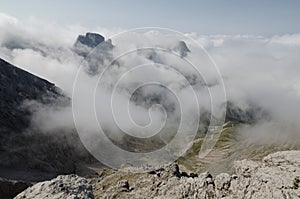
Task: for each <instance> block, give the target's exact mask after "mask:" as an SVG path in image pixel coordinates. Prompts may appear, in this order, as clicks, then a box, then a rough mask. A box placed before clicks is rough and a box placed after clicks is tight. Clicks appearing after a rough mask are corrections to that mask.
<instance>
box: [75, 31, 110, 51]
mask: <svg viewBox="0 0 300 199" xmlns="http://www.w3.org/2000/svg"><path fill="white" fill-rule="evenodd" d="M104 40H105V39H104V37H103V36H102V35H100V34H98V33H91V32H87V33H86V34H85V35H79V36H78V37H77V40H76V43H75V46H78V45H80V44H81V45H85V46H87V47H90V48H95V47H96V46H98V45H99V44H100V43H102V42H103V41H104Z"/></svg>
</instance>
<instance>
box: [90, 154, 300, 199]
mask: <svg viewBox="0 0 300 199" xmlns="http://www.w3.org/2000/svg"><path fill="white" fill-rule="evenodd" d="M299 161H300V151H284V152H277V153H274V154H270V155H268V156H266V157H265V158H264V159H263V161H262V162H255V161H250V160H241V161H236V162H235V163H234V173H235V174H233V175H229V174H227V173H221V174H219V175H217V176H216V177H215V178H214V177H213V176H212V175H211V174H210V173H208V172H206V173H202V174H199V175H198V176H197V177H194V178H192V177H189V176H188V175H180V177H175V176H176V175H175V176H174V171H175V173H176V174H178V175H179V174H181V173H183V172H180V165H179V167H178V165H177V166H176V164H173V165H170V166H167V167H164V169H162V170H160V171H159V172H160V175H156V174H157V173H158V171H153V172H148V173H128V172H125V173H123V172H121V171H117V172H114V173H112V174H111V175H108V176H107V177H105V178H103V179H101V180H100V181H96V182H95V183H94V187H95V190H97V191H96V192H95V193H94V194H95V196H96V197H99V198H113V197H116V198H157V199H158V198H227V199H229V198H255V199H256V198H258V199H259V198H264V199H266V198H299V197H300V189H299V186H300V165H299ZM129 179H130V180H129ZM118 181H120V183H121V184H119V186H116V184H117V182H118ZM129 181H130V182H129ZM129 184H130V191H124V190H128V187H129ZM120 185H122V186H120ZM125 185H126V186H125ZM127 185H128V186H127ZM124 186H125V187H126V188H125V189H124ZM99 187H101V188H99ZM103 187H105V189H103Z"/></svg>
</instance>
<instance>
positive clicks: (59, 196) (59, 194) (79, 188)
mask: <svg viewBox="0 0 300 199" xmlns="http://www.w3.org/2000/svg"><path fill="white" fill-rule="evenodd" d="M15 198H16V199H20V198H30V199H41V198H44V199H46V198H49V199H71V198H72V199H73V198H74V199H75V198H78V199H79V198H80V199H81V198H82V199H91V198H94V195H93V190H92V185H90V183H89V182H88V180H87V179H85V178H82V177H79V176H77V175H65V176H58V177H57V178H54V179H52V180H50V181H45V182H40V183H37V184H35V185H34V186H32V187H29V188H28V189H26V190H25V191H23V192H22V193H20V194H19V195H17V196H16V197H15Z"/></svg>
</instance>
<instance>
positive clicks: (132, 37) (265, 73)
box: [0, 14, 300, 137]
mask: <svg viewBox="0 0 300 199" xmlns="http://www.w3.org/2000/svg"><path fill="white" fill-rule="evenodd" d="M0 29H1V30H3V31H1V33H0V56H1V57H2V58H5V59H7V60H8V61H10V62H12V63H13V64H15V65H17V66H19V67H21V68H23V69H25V70H28V71H29V72H32V73H34V74H36V75H38V76H41V77H43V78H45V79H47V80H49V81H52V82H54V83H55V84H57V85H58V86H59V87H61V88H62V89H63V90H64V91H65V92H66V93H67V95H69V96H71V93H72V89H73V83H74V80H75V76H76V74H77V71H78V69H79V67H80V66H82V65H86V64H88V63H87V62H86V60H84V59H83V57H81V56H79V55H77V54H76V53H74V51H73V50H72V48H73V44H74V43H75V40H76V37H77V36H78V35H79V34H84V33H85V32H88V29H87V28H85V27H80V26H67V27H62V26H60V25H58V24H55V23H53V24H44V23H42V22H39V21H38V20H31V21H30V20H29V21H20V20H18V19H15V18H13V17H10V16H7V15H5V14H0ZM120 30H121V29H120ZM120 30H109V29H104V28H94V29H93V30H92V31H91V30H89V32H99V33H100V34H103V35H104V36H105V37H106V38H107V37H111V36H112V35H114V34H115V33H118V32H120ZM186 35H187V36H189V37H191V38H192V39H194V40H195V41H197V42H198V43H199V44H201V45H202V46H203V47H204V48H205V49H207V50H208V53H209V54H210V56H211V57H212V58H213V60H214V61H215V63H216V64H217V66H218V67H219V69H220V72H221V75H222V78H223V80H224V82H225V86H226V93H227V99H228V100H229V101H232V102H233V103H235V104H236V105H238V106H239V107H241V108H243V109H247V108H249V107H251V106H252V105H253V104H255V105H256V106H258V107H261V108H262V109H263V110H266V111H267V112H268V113H269V114H270V115H271V118H272V121H271V122H272V123H276V125H267V126H266V124H270V123H263V124H258V125H261V126H255V128H252V129H251V130H249V129H247V130H246V132H247V133H251V134H252V135H255V136H260V135H263V136H267V135H270V137H271V136H272V133H273V132H274V130H273V129H272V128H274V129H276V132H278V129H283V128H279V127H278V126H287V124H289V125H292V126H293V128H286V129H285V130H284V132H281V133H282V135H287V136H289V135H292V134H293V135H294V134H295V132H299V131H298V130H300V125H299V124H298V123H299V122H298V120H299V119H298V118H299V116H300V114H299V113H300V110H299V109H300V108H299V101H300V79H299V72H300V71H299V70H300V67H299V63H300V57H299V52H300V49H299V48H300V45H299V44H300V43H299V42H300V40H299V38H300V36H299V34H287V35H282V36H273V37H262V36H251V35H208V36H207V35H197V34H195V33H190V34H186ZM153 38H155V40H153ZM166 38H167V39H166ZM177 42H179V38H178V36H176V35H168V37H165V35H164V33H160V32H155V31H148V32H147V31H146V32H143V33H141V32H138V31H137V32H132V33H128V34H125V35H124V36H122V37H115V38H113V39H112V43H113V45H114V46H115V47H114V49H113V50H112V51H111V52H110V56H112V57H117V56H118V55H120V54H121V53H122V52H124V51H126V50H128V49H136V48H139V47H142V46H147V45H148V46H153V45H154V46H156V47H157V48H164V49H168V50H169V52H173V49H176V44H177ZM187 44H188V45H187V46H188V48H190V50H191V51H192V52H193V50H196V48H194V46H193V44H191V43H188V42H187ZM99 50H101V49H99ZM96 52H97V51H95V52H94V54H95V53H96ZM201 53H202V54H201ZM166 54H167V55H166ZM198 55H200V57H193V56H192V55H188V56H189V57H188V58H189V59H190V60H192V61H193V62H195V63H198V64H199V65H201V66H202V68H201V72H203V74H205V78H204V79H203V78H202V77H200V75H199V74H197V71H195V70H194V69H193V68H192V67H191V66H189V65H188V64H187V63H186V62H184V61H183V60H182V59H178V58H176V57H175V56H174V55H172V53H171V54H170V53H166V52H162V51H159V50H156V51H153V50H142V51H135V52H133V53H131V54H129V55H128V56H125V57H121V58H120V59H118V61H117V62H115V63H114V64H113V66H112V67H111V68H110V69H109V70H108V71H106V73H104V76H103V85H105V88H100V89H99V90H98V91H97V94H96V97H99V101H100V102H99V104H98V106H99V112H97V114H98V115H101V114H103V113H105V114H106V113H107V112H108V111H109V110H108V109H109V106H106V104H105V105H104V104H103V103H102V102H106V101H105V100H107V98H108V97H110V94H111V93H110V94H107V93H106V92H107V91H108V90H109V89H110V88H111V86H113V85H114V84H115V83H116V82H117V80H119V79H120V78H121V75H122V74H123V73H124V72H126V71H128V70H130V69H131V67H132V66H137V65H141V64H150V65H151V64H152V66H153V67H154V68H156V71H152V70H148V69H147V68H145V69H143V71H144V72H137V73H136V74H135V73H128V74H127V75H128V76H127V79H126V78H125V79H123V81H122V82H121V84H120V86H119V89H120V90H121V92H120V93H118V100H117V101H116V103H117V104H119V105H120V106H121V105H124V104H125V103H127V101H128V100H129V101H130V97H128V94H130V92H129V90H132V89H133V88H135V86H136V85H137V84H138V83H141V82H143V81H146V80H148V81H156V82H162V84H165V85H168V86H171V87H172V88H174V90H175V91H176V92H177V95H178V96H179V97H180V98H182V102H181V103H182V104H181V105H183V106H184V107H185V108H187V110H189V113H190V115H189V117H188V118H189V119H190V122H195V121H194V119H195V118H194V117H195V115H197V114H198V113H197V112H195V111H194V103H192V102H191V98H193V94H192V93H191V92H189V90H188V89H187V88H188V85H190V84H192V87H193V88H194V89H195V90H196V96H197V99H198V101H199V102H200V108H201V110H209V109H210V108H211V107H209V106H210V100H209V93H208V90H207V88H205V85H206V86H207V85H209V87H210V89H212V90H214V89H215V91H214V93H216V95H217V93H218V90H217V87H218V86H216V85H218V84H219V83H220V82H218V79H217V78H215V74H214V73H213V69H212V68H213V66H212V64H211V63H210V62H209V60H208V59H207V57H206V58H204V57H205V54H203V52H200V53H199V54H198ZM106 56H107V55H106ZM91 57H92V56H91ZM110 61H111V60H110V59H109V58H108V57H106V58H104V62H103V63H101V64H100V65H99V66H98V65H97V67H99V68H97V69H98V75H99V74H100V73H101V72H103V71H104V66H105V64H109V63H110ZM161 63H168V67H162V66H161V65H160V64H161ZM98 75H95V76H91V75H88V74H82V77H81V79H80V82H79V83H80V85H79V89H80V91H81V92H82V98H80V100H81V101H79V104H78V106H79V107H78V110H79V111H80V112H81V113H82V116H81V117H80V120H81V121H79V124H80V125H81V127H82V129H88V130H93V129H97V128H98V126H96V125H94V124H92V122H91V119H90V117H89V115H90V114H93V113H91V112H89V111H88V110H91V109H92V108H93V101H90V100H89V99H86V98H85V97H84V96H88V95H91V93H89V92H92V91H91V88H94V85H95V84H96V83H97V82H96V81H97V77H99V76H98ZM183 77H184V78H186V79H187V80H188V81H185V80H184V78H183ZM151 89H152V90H149V88H148V90H147V89H145V90H143V89H142V90H140V92H141V93H144V94H143V95H146V94H145V93H147V91H151V92H150V93H148V97H149V99H152V101H151V100H150V101H149V102H147V103H149V104H150V105H154V104H155V103H156V102H159V103H162V104H163V105H164V106H165V108H166V107H169V108H170V107H172V106H173V105H174V104H175V105H174V106H175V108H174V110H172V111H173V113H174V112H175V113H176V114H175V115H172V119H171V120H170V121H169V122H171V123H174V124H175V123H176V121H178V120H177V119H178V117H179V115H178V110H179V109H178V107H179V106H178V105H176V100H174V99H173V98H172V95H169V96H167V97H166V98H160V99H159V100H158V101H157V99H156V98H155V95H154V94H159V93H160V89H161V88H159V87H152V88H151ZM85 92H87V93H85ZM122 92H123V93H122ZM124 93H125V94H124ZM159 95H160V96H161V94H159ZM146 96H147V95H146ZM136 97H138V96H136ZM101 100H103V101H101ZM140 100H147V99H145V98H142V97H141V98H140ZM155 100H156V101H155ZM221 102H222V101H220V102H218V103H219V105H220V106H221ZM132 104H133V106H132V109H131V111H132V112H131V114H132V115H133V119H134V120H135V121H136V123H139V124H148V123H149V121H150V120H149V118H150V119H151V114H152V117H153V116H155V118H164V114H165V113H166V112H164V111H162V110H161V109H160V108H156V109H155V108H154V109H153V110H152V111H153V112H152V113H151V114H150V116H149V112H148V108H149V106H148V105H149V104H148V105H145V104H144V105H143V106H144V108H141V106H140V104H138V102H135V103H132ZM143 106H142V107H143ZM170 109H172V108H170ZM100 110H101V111H102V112H101V111H100ZM122 110H123V109H122ZM172 111H169V113H170V112H172ZM41 112H43V113H45V112H47V114H49V113H51V115H52V116H51V117H50V118H51V119H49V117H48V116H44V117H40V118H48V119H45V120H43V121H44V122H45V124H44V125H45V127H46V128H47V129H49V128H50V127H51V125H53V126H55V125H59V123H60V122H63V121H64V119H63V118H65V119H66V118H68V121H70V122H66V123H65V124H68V125H70V126H72V125H73V123H72V118H71V114H70V108H67V109H66V110H65V111H60V112H59V115H60V117H56V116H54V115H55V114H54V112H53V111H49V110H48V111H45V109H41ZM119 116H120V117H119V119H120V121H119V122H120V124H121V126H123V127H124V129H125V130H126V131H132V132H131V133H133V134H135V133H138V132H139V131H140V128H136V124H135V123H133V124H129V123H128V120H127V119H128V118H127V119H126V117H127V116H128V115H127V114H124V112H122V113H121V112H119ZM102 118H103V119H104V121H105V122H104V123H105V124H104V126H105V128H108V129H109V128H111V129H110V130H113V131H119V130H120V129H118V128H117V127H116V126H115V125H114V124H115V121H113V120H112V117H111V116H108V115H107V117H106V116H105V117H103V116H102ZM268 119H269V118H268ZM38 121H39V123H40V124H43V121H40V120H38ZM153 122H155V123H154V124H153V126H152V127H153V129H157V128H159V126H160V125H161V124H160V121H158V120H153ZM267 122H270V121H267ZM41 126H43V125H41ZM175 126H176V125H175ZM152 127H151V128H152ZM259 127H262V128H259ZM151 128H150V129H147V130H145V132H147V133H149V132H151V130H153V129H151ZM170 129H172V128H170ZM256 129H260V131H259V132H260V133H259V134H257V133H253V131H255V132H257V131H256ZM261 129H263V131H262V130H261ZM147 133H146V134H147ZM296 134H297V135H299V133H296ZM267 137H268V136H267Z"/></svg>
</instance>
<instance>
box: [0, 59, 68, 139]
mask: <svg viewBox="0 0 300 199" xmlns="http://www.w3.org/2000/svg"><path fill="white" fill-rule="evenodd" d="M0 76H1V78H0V112H1V115H0V126H1V129H0V131H1V135H3V133H2V132H8V133H12V132H16V133H18V132H21V131H23V130H24V129H25V128H27V127H28V125H29V123H30V121H29V119H30V118H29V116H30V112H29V111H28V110H26V108H25V107H24V106H23V103H24V102H25V100H27V101H30V100H36V101H39V102H41V103H51V100H53V101H54V100H55V99H57V98H60V97H63V95H62V94H61V91H60V89H59V88H57V87H56V86H55V85H54V84H52V83H50V82H48V81H46V80H44V79H41V78H39V77H37V76H34V75H32V74H30V73H28V72H26V71H24V70H22V69H20V68H17V67H15V66H13V65H11V64H9V63H8V62H6V61H4V60H3V59H0Z"/></svg>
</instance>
